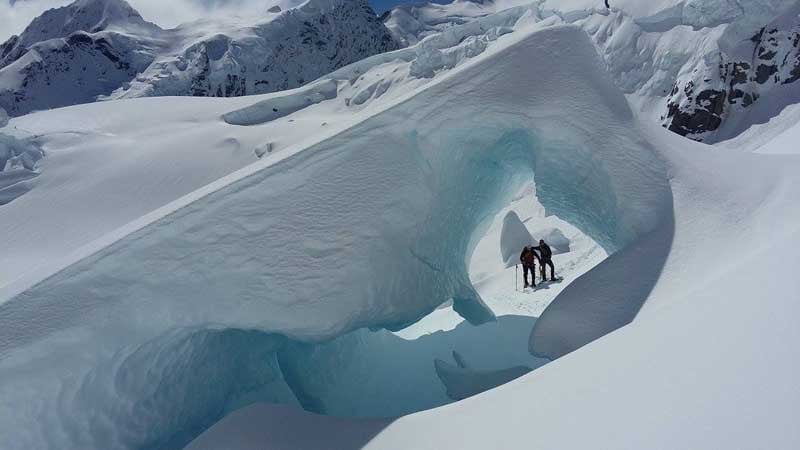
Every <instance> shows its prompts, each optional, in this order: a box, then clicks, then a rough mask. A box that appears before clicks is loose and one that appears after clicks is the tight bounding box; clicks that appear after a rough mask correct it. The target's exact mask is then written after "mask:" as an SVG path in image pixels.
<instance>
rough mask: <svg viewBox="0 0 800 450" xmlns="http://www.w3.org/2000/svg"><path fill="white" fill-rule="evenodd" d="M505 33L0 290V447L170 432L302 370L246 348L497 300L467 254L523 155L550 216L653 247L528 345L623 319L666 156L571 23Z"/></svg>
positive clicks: (641, 287)
mask: <svg viewBox="0 0 800 450" xmlns="http://www.w3.org/2000/svg"><path fill="white" fill-rule="evenodd" d="M507 45H508V48H506V49H505V50H504V51H503V52H502V53H490V54H486V52H484V54H482V55H480V56H479V57H478V58H476V60H480V61H481V62H482V64H469V62H467V63H465V64H464V66H463V67H462V68H461V70H458V71H456V72H454V73H453V74H451V75H450V76H448V77H445V78H442V79H439V80H436V81H435V82H434V83H433V84H431V85H430V86H429V87H428V88H427V89H426V90H425V91H423V92H424V95H423V94H419V95H417V96H415V97H413V98H410V99H409V100H407V101H405V102H403V103H401V104H399V105H397V106H395V107H394V108H392V109H389V110H387V111H386V112H384V113H382V114H380V115H377V116H374V117H372V118H370V119H368V120H366V121H364V122H362V123H360V124H358V125H356V126H354V127H352V128H350V129H349V130H346V131H344V132H342V133H340V134H338V135H336V136H335V137H333V138H331V139H328V140H326V141H324V142H322V143H320V144H318V145H315V146H313V147H311V148H308V149H305V150H304V151H300V152H296V153H293V154H292V155H290V156H287V157H284V158H283V159H278V158H275V159H270V160H267V159H265V160H262V161H260V162H258V163H256V165H254V166H251V167H249V168H248V169H247V170H245V171H242V172H240V173H238V174H235V175H234V176H231V177H229V178H227V179H225V180H223V181H222V182H220V183H218V184H217V185H214V186H213V189H211V188H207V190H206V191H205V192H206V193H207V195H205V196H198V197H194V198H195V201H194V202H193V203H189V204H185V205H184V206H183V207H182V208H180V209H178V210H176V211H174V212H173V213H171V214H169V215H166V216H165V217H163V218H161V219H158V220H155V221H154V222H153V223H152V224H150V225H148V226H146V227H144V228H142V229H140V230H139V231H137V232H135V233H132V234H130V235H128V236H127V237H125V238H124V239H121V240H119V241H117V242H116V243H114V244H113V245H111V246H109V247H107V248H105V249H103V250H101V251H99V252H98V253H96V254H94V255H93V256H91V257H89V258H86V259H84V260H82V261H80V262H78V263H77V264H74V265H72V266H70V267H69V268H67V269H65V270H63V271H61V272H59V273H57V274H55V275H54V276H52V277H50V278H48V279H46V280H44V281H43V282H42V283H40V284H38V285H36V286H34V287H32V288H30V289H28V290H26V291H25V292H23V293H21V294H20V295H18V296H16V297H15V298H13V299H11V300H10V301H9V302H7V303H5V304H4V305H2V308H0V354H2V355H3V359H2V360H0V369H2V371H3V374H4V382H3V384H2V385H0V399H2V400H0V421H2V422H3V423H9V424H12V425H13V426H10V427H9V429H10V430H13V431H11V432H10V433H4V435H3V437H2V438H3V439H7V442H2V443H1V444H2V445H0V446H2V447H8V448H14V447H25V446H26V445H27V446H34V447H35V446H37V444H39V443H41V442H42V440H44V439H52V440H54V441H57V442H64V443H66V444H65V445H67V446H73V447H80V448H109V447H137V448H148V447H150V448H159V447H165V446H166V447H169V446H172V444H176V443H179V442H181V441H183V440H185V439H186V438H187V437H189V436H191V435H192V433H193V432H196V431H197V430H199V429H202V427H204V426H206V425H207V424H208V423H209V422H210V421H213V420H216V419H217V418H219V417H221V416H222V415H224V414H225V413H226V412H228V411H229V410H230V409H231V408H234V407H235V406H236V405H240V404H241V403H242V402H246V401H248V400H251V401H252V400H263V399H266V400H275V398H276V396H277V397H280V396H279V395H278V393H281V392H284V393H285V392H287V390H286V386H285V385H284V384H283V383H284V382H285V383H286V384H288V385H289V386H296V385H299V384H301V383H303V382H304V381H307V379H306V378H305V377H306V374H305V373H304V372H302V371H301V372H298V373H293V374H292V375H290V376H289V377H288V378H287V377H286V373H285V372H283V371H282V372H281V376H282V378H281V377H278V374H277V373H275V371H274V370H273V369H274V368H275V367H276V366H275V365H273V364H272V363H269V364H266V363H265V364H258V365H252V364H250V363H249V361H253V360H257V361H267V360H268V355H269V354H271V353H270V352H272V350H274V348H275V347H274V346H275V345H278V344H279V341H280V340H281V339H285V338H286V337H289V338H292V339H294V340H298V341H306V342H309V343H313V342H318V341H322V340H325V339H328V338H332V337H336V336H339V335H342V334H343V333H346V332H348V331H352V330H354V329H356V328H360V327H367V326H368V327H387V328H397V327H400V326H403V325H405V324H408V323H410V322H413V321H415V320H417V319H419V318H420V317H422V316H423V315H425V314H427V313H429V312H430V311H432V310H433V309H434V308H436V307H437V306H439V305H440V304H442V303H444V302H447V301H449V300H453V301H454V305H455V307H456V309H457V310H459V312H461V313H462V314H464V315H465V316H466V317H467V318H468V319H470V320H471V321H473V322H480V321H484V320H486V319H488V318H491V312H490V311H488V310H487V309H486V308H485V307H483V302H482V300H481V299H480V296H479V295H478V294H477V292H476V291H475V289H474V288H473V287H472V284H471V282H470V280H469V277H468V274H467V267H466V265H467V260H468V258H469V256H470V254H471V251H472V248H473V247H474V245H475V240H476V239H477V237H478V236H480V235H481V233H480V231H481V230H482V229H483V227H485V226H488V222H489V221H490V220H491V219H492V218H493V217H494V215H495V213H496V212H497V211H499V210H500V209H501V208H502V207H503V206H504V205H506V204H508V203H509V201H510V200H511V198H512V197H513V195H514V194H515V193H516V192H518V191H519V188H520V187H521V186H522V185H523V184H524V183H526V182H529V181H530V180H531V178H532V177H533V174H534V173H535V174H536V182H537V193H538V196H539V198H540V200H541V202H542V204H543V205H544V206H545V207H546V208H547V210H548V211H549V212H552V213H554V214H557V215H558V216H560V217H562V218H564V219H566V220H568V221H569V222H571V223H573V224H575V225H576V226H577V227H579V228H580V229H582V230H583V231H585V232H586V233H587V234H589V235H590V236H591V237H592V238H594V239H595V240H596V241H598V242H599V243H600V244H601V245H602V246H603V247H604V248H606V249H607V250H608V251H610V252H613V251H617V250H620V249H627V248H633V250H631V251H632V252H635V251H638V250H636V249H638V248H640V247H643V248H645V251H648V252H650V253H648V254H647V255H646V256H647V257H648V258H649V259H650V261H652V262H653V264H652V266H643V267H642V272H643V273H642V275H643V276H642V277H641V279H637V280H630V279H629V274H628V273H626V272H625V271H624V270H621V269H620V268H619V267H617V266H614V265H602V264H601V266H600V267H598V269H596V270H603V271H605V272H604V279H605V280H607V282H608V283H609V285H610V286H613V285H614V284H621V282H622V281H623V280H625V281H626V282H629V286H631V290H630V292H628V293H626V295H620V296H615V295H614V294H618V292H616V291H609V292H606V294H608V295H606V296H602V297H601V296H600V294H599V293H601V292H603V291H602V289H599V290H596V291H595V292H593V294H595V295H596V296H593V297H588V298H587V297H585V296H584V294H585V292H584V290H577V291H569V292H568V291H567V290H565V291H564V292H563V293H562V294H561V295H560V296H559V297H558V298H557V299H556V300H555V302H554V303H553V312H552V313H549V312H547V313H545V315H544V316H543V317H542V318H541V319H540V320H539V321H538V322H537V325H536V327H535V329H534V334H535V335H536V336H537V337H536V339H535V340H534V341H533V342H532V344H533V345H532V349H533V350H534V351H535V352H537V353H539V354H543V355H546V356H548V357H554V356H558V355H560V354H563V353H564V352H566V351H570V350H572V349H574V348H577V347H580V346H581V345H583V344H585V343H587V342H589V341H591V340H593V339H595V338H597V337H599V336H601V335H602V334H604V333H606V332H608V331H611V330H613V329H614V328H616V327H618V326H621V325H623V324H625V323H627V321H630V319H632V317H633V314H635V312H636V311H638V308H639V307H640V306H641V304H642V302H644V300H645V299H646V297H647V294H648V293H649V288H650V287H652V283H653V281H654V278H655V276H656V275H657V273H658V271H659V269H660V266H659V261H660V260H662V259H663V258H664V257H665V252H666V251H667V250H668V242H667V245H666V246H658V245H651V244H650V242H651V241H650V240H649V237H648V236H649V235H650V233H651V232H652V230H653V229H655V228H656V227H657V225H659V224H667V225H668V224H669V223H670V222H669V218H670V217H671V198H672V197H671V191H670V187H669V185H668V182H667V175H666V169H665V167H664V166H663V164H662V163H661V161H660V159H659V158H658V156H657V155H656V154H655V152H654V151H653V149H651V148H650V146H649V145H648V144H647V142H646V141H644V140H642V139H641V138H640V137H639V136H638V134H637V132H636V130H635V125H634V122H633V120H632V116H631V113H630V110H629V109H628V106H627V103H626V102H625V99H624V97H623V96H622V95H621V94H620V93H619V92H618V91H617V90H616V89H615V88H614V86H613V84H612V83H611V81H610V80H609V79H607V78H606V77H605V76H604V75H603V72H602V68H601V63H600V61H599V60H598V58H597V56H596V53H595V50H594V47H593V46H592V44H591V42H590V41H589V39H588V38H587V37H586V35H585V33H583V32H582V31H581V30H580V29H578V28H576V27H570V26H566V27H553V28H550V29H547V30H544V31H541V32H538V33H534V34H530V35H522V36H521V37H518V38H516V40H510V41H508V42H507ZM556 58H557V59H559V60H560V61H561V63H560V64H558V65H547V66H544V65H537V64H529V63H527V62H529V61H542V60H555V59H556ZM487 65H490V66H492V67H506V68H508V70H486V67H488V66H487ZM132 103H133V102H132ZM139 104H141V103H136V105H139ZM215 107H217V106H216V104H215ZM239 109H240V108H239ZM244 128H248V127H244ZM239 129H241V127H239ZM262 139H263V137H262ZM354 199H356V200H354ZM667 231H668V229H667ZM662 236H665V237H668V236H669V233H663V234H662ZM664 242H666V241H664ZM640 243H641V245H640ZM658 243H662V241H658ZM626 251H627V250H623V251H622V254H623V257H624V255H625V254H627V253H625V252H626ZM601 300H602V301H601ZM586 302H590V303H591V305H592V307H591V308H587V305H586ZM548 311H549V310H548ZM564 323H568V324H569V326H568V327H564V326H563V324H564ZM31 324H36V325H35V326H31ZM237 330H251V331H252V334H250V333H249V332H244V331H237ZM217 331H219V332H220V333H221V334H217ZM544 331H546V332H544ZM276 342H278V344H276ZM228 346H230V347H231V348H233V347H237V348H238V351H235V352H234V351H228ZM212 347H213V348H214V350H213V351H212V350H211V348H212ZM173 353H181V354H184V355H200V356H202V355H216V356H214V357H209V358H211V359H204V358H203V357H200V356H198V357H197V358H192V357H190V358H188V359H186V360H183V359H180V360H179V361H178V362H174V361H173V359H172V358H170V356H169V355H171V354H173ZM219 358H221V359H219ZM227 358H232V359H227ZM197 361H206V363H205V364H200V365H199V366H197V365H196V364H198V363H197ZM44 367H46V368H47V370H43V368H44ZM147 374H154V375H153V376H152V377H151V376H148V375H147ZM158 374H164V375H158ZM167 375H168V376H167ZM163 377H166V378H165V379H167V380H168V382H164V383H157V382H156V381H155V380H156V379H158V378H163ZM242 380H248V381H247V382H246V383H243V381H242ZM178 386H189V387H191V388H192V392H193V395H192V396H189V395H188V391H184V390H183V388H179V387H178ZM268 386H272V388H269V389H267V388H266V387H268ZM292 392H293V393H295V394H296V393H297V392H299V391H297V390H295V389H293V390H292ZM188 397H191V404H190V403H187V402H188V401H181V400H180V399H181V398H183V399H186V398H188ZM287 397H288V396H287ZM284 400H286V401H288V399H284ZM95 402H98V403H101V404H102V405H103V407H102V409H101V410H95V409H94V408H91V407H89V405H93V404H94V403H95ZM65 409H67V410H70V411H78V413H76V414H71V415H68V416H66V415H63V414H61V411H63V410H65ZM89 411H92V413H91V414H88V412H89ZM83 412H86V414H84V413H83ZM132 417H136V420H135V421H134V420H132ZM44 423H46V424H47V430H46V432H43V431H42V430H40V428H39V427H40V424H44ZM87 430H91V431H87Z"/></svg>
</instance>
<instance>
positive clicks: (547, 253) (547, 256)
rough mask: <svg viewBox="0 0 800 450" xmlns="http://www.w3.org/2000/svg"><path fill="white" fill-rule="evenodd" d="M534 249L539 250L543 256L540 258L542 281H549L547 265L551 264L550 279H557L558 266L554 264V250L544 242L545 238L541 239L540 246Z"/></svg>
mask: <svg viewBox="0 0 800 450" xmlns="http://www.w3.org/2000/svg"><path fill="white" fill-rule="evenodd" d="M534 250H539V254H540V255H541V258H540V259H539V267H541V270H542V281H547V266H550V281H556V268H555V266H554V265H553V250H551V249H550V246H549V245H547V244H546V243H545V242H544V239H540V240H539V247H534Z"/></svg>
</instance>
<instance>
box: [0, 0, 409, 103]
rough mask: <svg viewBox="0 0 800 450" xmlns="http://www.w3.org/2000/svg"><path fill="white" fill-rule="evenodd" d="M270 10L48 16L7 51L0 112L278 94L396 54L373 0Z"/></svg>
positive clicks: (81, 11)
mask: <svg viewBox="0 0 800 450" xmlns="http://www.w3.org/2000/svg"><path fill="white" fill-rule="evenodd" d="M270 11H273V12H267V10H266V9H265V11H264V12H263V14H262V15H259V16H256V17H249V18H224V19H215V20H203V21H198V22H193V23H189V24H185V25H182V26H180V27H178V28H176V29H172V30H162V29H160V28H158V27H157V26H156V25H153V24H150V23H148V22H146V21H144V20H143V19H142V17H141V16H140V15H139V14H138V13H137V12H136V11H135V10H134V9H133V8H131V7H130V5H128V4H127V3H126V2H125V1H124V0H79V1H77V2H75V3H72V4H70V5H69V6H65V7H62V8H58V9H52V10H49V11H47V12H45V13H44V14H43V15H42V16H41V17H39V18H37V19H36V20H34V21H33V22H32V23H31V25H30V26H29V27H28V28H27V29H26V30H25V31H24V32H23V33H22V34H21V35H20V36H14V37H12V38H11V39H9V41H7V42H6V43H5V44H3V45H2V47H0V58H2V59H0V107H2V108H5V109H6V110H7V111H8V113H9V114H10V115H12V116H18V115H22V114H25V113H28V112H30V111H33V110H39V109H48V108H53V107H59V106H66V105H72V104H78V103H87V102H91V101H94V100H95V99H96V98H98V97H102V98H130V97H142V96H156V95H193V96H208V97H211V96H216V97H231V96H240V95H246V94H259V93H265V92H275V91H278V90H285V89H290V88H295V87H298V86H301V85H303V84H305V83H306V82H308V81H311V80H313V79H315V78H317V77H319V76H321V75H323V74H326V73H328V72H331V71H333V70H335V69H337V68H339V67H342V66H344V65H347V64H349V63H351V62H354V61H357V60H359V59H362V58H364V57H367V56H370V55H373V54H376V53H381V52H385V51H388V50H393V49H395V48H396V44H395V42H394V40H393V39H392V38H391V36H390V35H389V32H388V31H387V30H386V28H385V27H384V26H383V25H382V24H381V23H380V21H379V20H378V19H377V18H376V17H375V15H374V13H373V12H372V10H371V9H370V7H369V6H368V5H367V3H366V1H362V0H357V1H345V0H338V1H337V0H311V1H307V2H302V3H301V4H300V5H298V6H297V7H296V8H291V9H286V10H282V9H280V8H277V9H275V8H272V9H270Z"/></svg>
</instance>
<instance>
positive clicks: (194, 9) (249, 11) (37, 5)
mask: <svg viewBox="0 0 800 450" xmlns="http://www.w3.org/2000/svg"><path fill="white" fill-rule="evenodd" d="M71 1H72V0H16V1H14V0H0V43H2V42H4V41H5V40H6V39H8V38H9V37H10V36H11V35H13V34H19V33H20V32H22V31H23V30H24V29H25V27H27V26H28V24H29V23H30V22H31V20H33V19H34V18H36V17H37V16H39V15H40V14H41V13H42V12H44V11H45V10H47V9H50V8H57V7H59V6H64V5H67V4H69V3H71ZM128 3H130V4H131V6H133V7H134V8H136V10H138V11H139V13H140V14H141V15H142V16H143V17H144V18H145V19H146V20H148V21H150V22H154V23H156V24H158V25H159V26H161V27H163V28H172V27H175V26H177V25H179V24H181V23H184V22H189V21H192V20H197V19H201V18H205V17H225V16H233V15H241V16H252V15H253V14H263V13H265V12H266V10H267V9H268V8H269V7H271V6H273V5H276V4H278V5H281V7H283V8H286V7H291V6H295V5H297V4H298V3H301V1H299V0H128Z"/></svg>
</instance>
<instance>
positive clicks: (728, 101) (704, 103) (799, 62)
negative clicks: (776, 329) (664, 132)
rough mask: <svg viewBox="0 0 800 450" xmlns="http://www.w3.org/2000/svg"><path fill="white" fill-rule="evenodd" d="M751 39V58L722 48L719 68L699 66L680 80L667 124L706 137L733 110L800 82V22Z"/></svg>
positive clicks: (683, 132)
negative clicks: (732, 53) (733, 53)
mask: <svg viewBox="0 0 800 450" xmlns="http://www.w3.org/2000/svg"><path fill="white" fill-rule="evenodd" d="M750 42H751V43H752V45H751V46H750V49H749V50H750V55H749V56H748V57H746V59H745V58H742V57H733V56H728V55H726V54H724V53H722V52H720V54H719V65H718V67H716V68H709V67H699V68H696V69H695V70H694V71H693V72H692V73H691V74H690V76H688V77H684V78H679V79H678V80H677V81H676V82H675V84H674V86H673V89H672V92H671V93H670V95H669V97H668V99H667V113H666V114H665V115H664V116H663V117H662V124H663V126H664V127H667V128H669V129H670V130H671V131H674V132H675V133H678V134H680V135H682V136H687V137H690V138H692V139H696V140H704V139H705V138H707V137H708V136H709V133H712V132H714V131H716V130H718V129H719V128H720V126H721V125H722V123H723V122H724V120H725V119H726V117H728V116H729V115H730V114H731V113H733V112H735V111H737V110H744V109H746V108H749V107H751V106H752V105H754V104H755V103H756V102H758V100H759V99H760V98H761V97H763V96H764V95H765V94H766V93H768V92H770V91H771V90H774V89H776V88H779V87H780V86H782V85H788V84H792V83H795V82H796V81H798V80H800V22H797V21H795V22H794V23H793V24H790V25H788V26H787V27H786V28H784V29H780V28H778V27H771V26H770V27H764V28H762V29H761V30H759V32H758V33H756V34H755V35H754V36H753V37H752V39H751V40H750Z"/></svg>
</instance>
